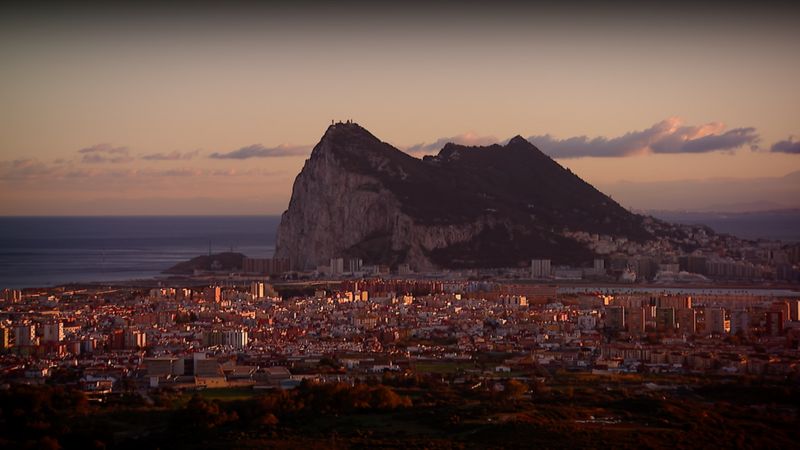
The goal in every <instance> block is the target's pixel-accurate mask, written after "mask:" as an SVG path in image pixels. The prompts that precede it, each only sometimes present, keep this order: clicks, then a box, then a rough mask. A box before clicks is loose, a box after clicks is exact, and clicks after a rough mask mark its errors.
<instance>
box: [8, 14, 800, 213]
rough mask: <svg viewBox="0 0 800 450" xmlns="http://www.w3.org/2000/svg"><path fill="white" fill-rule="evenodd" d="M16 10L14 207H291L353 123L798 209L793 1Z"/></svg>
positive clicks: (629, 190) (402, 138)
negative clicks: (310, 162) (319, 152)
mask: <svg viewBox="0 0 800 450" xmlns="http://www.w3.org/2000/svg"><path fill="white" fill-rule="evenodd" d="M6 12H7V14H4V16H3V17H1V18H0V36H2V41H0V57H2V58H3V60H4V62H5V63H4V65H3V67H2V69H0V95H2V97H3V98H4V107H3V108H2V109H1V110H0V111H2V112H1V113H0V119H2V120H0V152H2V153H1V154H0V215H4V216H12V215H13V216H20V215H21V216H27V215H174V214H178V215H198V214H199V215H261V214H269V215H273V214H280V213H281V212H283V211H284V210H285V209H286V206H287V204H288V200H289V196H290V194H291V187H292V182H293V180H294V177H295V176H296V175H297V173H299V171H300V169H301V167H302V165H303V162H304V160H305V158H306V157H307V156H308V154H309V152H310V149H311V147H312V146H313V145H314V144H315V143H316V142H317V141H318V140H319V138H320V136H321V135H322V133H323V132H324V130H325V127H326V126H327V125H328V124H329V123H330V121H331V120H347V119H353V120H355V121H356V122H358V123H360V124H361V125H362V126H364V127H365V128H367V129H368V130H370V131H371V132H372V133H373V134H375V135H376V136H377V137H378V138H380V139H381V140H384V141H386V142H389V143H390V144H392V145H394V146H395V147H397V148H399V149H401V150H404V151H407V152H409V153H411V154H413V155H415V156H421V155H424V154H431V153H436V152H437V151H438V150H439V149H440V148H441V147H442V146H443V145H444V143H445V142H448V141H453V142H458V143H463V144H469V145H486V144H490V143H494V142H502V141H504V140H507V139H508V138H510V137H512V136H514V135H522V136H523V137H525V138H527V139H529V140H531V142H533V143H534V144H536V145H537V146H538V147H539V148H540V149H541V150H542V151H543V152H545V153H546V154H548V155H550V156H552V157H554V158H555V159H556V160H557V161H558V162H559V163H560V164H562V165H563V166H565V167H568V168H569V169H571V170H572V171H573V172H574V173H576V174H577V175H579V176H580V177H582V178H583V179H584V180H586V181H587V182H589V183H591V184H593V185H594V186H596V187H597V188H598V189H600V190H602V191H603V192H605V193H607V194H609V195H610V196H611V197H612V198H614V199H615V200H616V201H618V202H619V203H620V204H622V205H623V206H625V207H628V208H631V209H635V210H658V209H668V210H674V209H688V210H695V209H698V210H702V209H708V208H711V207H715V206H719V205H732V206H736V208H734V209H739V207H740V206H742V205H752V206H753V208H754V209H765V208H766V209H782V208H797V207H800V200H797V199H800V182H798V181H797V178H798V177H797V174H798V173H800V142H798V140H797V139H798V138H797V136H800V128H798V124H799V123H800V122H798V120H797V119H798V118H800V90H798V89H797V88H796V80H797V79H800V60H798V58H796V52H797V42H800V30H798V28H797V27H796V26H795V23H794V18H795V17H796V14H795V12H796V8H795V7H791V6H786V5H780V4H769V3H768V4H759V5H747V4H743V3H735V2H733V3H732V2H727V3H723V2H700V3H694V4H692V5H691V6H690V5H683V4H680V3H674V4H668V5H657V6H653V5H646V6H645V5H637V4H635V3H628V2H615V3H605V4H593V3H583V2H567V3H565V4H561V3H558V4H556V3H545V4H539V5H518V4H515V3H511V2H500V3H498V4H492V5H485V4H481V3H477V2H460V3H456V2H434V3H433V4H432V5H428V4H422V3H414V2H412V3H408V4H404V5H400V4H381V5H375V4H371V3H367V2H355V1H345V2H337V3H336V4H335V5H326V4H324V3H321V2H299V3H297V4H289V3H283V4H278V5H260V6H257V5H254V4H249V3H244V2H238V3H237V2H234V3H232V4H226V5H218V4H212V3H208V4H206V3H201V4H189V3H186V4H180V3H179V4H175V5H170V6H150V5H148V6H144V5H138V6H137V5H134V4H130V5H127V6H117V5H108V6H100V5H80V6H77V7H74V8H72V7H71V8H67V7H64V6H61V5H58V4H55V5H47V6H42V5H38V6H23V5H17V6H16V7H14V8H9V9H8V10H7V11H6Z"/></svg>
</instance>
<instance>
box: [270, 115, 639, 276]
mask: <svg viewBox="0 0 800 450" xmlns="http://www.w3.org/2000/svg"><path fill="white" fill-rule="evenodd" d="M643 222H644V221H643V217H641V216H638V215H636V214H633V213H631V212H629V211H628V210H626V209H625V208H623V207H622V206H620V205H619V204H617V203H616V202H614V201H613V200H612V199H611V198H609V197H608V196H606V195H605V194H603V193H602V192H600V191H598V190H597V189H595V188H594V187H593V186H591V185H590V184H588V183H586V182H585V181H583V180H581V179H580V178H579V177H578V176H576V175H575V174H573V173H572V172H571V171H569V170H568V169H565V168H563V167H561V166H560V165H559V164H558V163H557V162H555V161H554V160H553V159H551V158H550V157H548V156H547V155H545V154H544V153H542V152H541V151H540V150H539V149H538V148H536V146H534V145H533V144H531V143H530V142H528V141H527V140H525V139H524V138H522V137H521V136H515V137H514V138H512V139H511V140H509V141H508V143H506V144H505V145H500V144H492V145H489V146H483V147H477V146H476V147H467V146H463V145H458V144H453V143H448V144H446V145H445V146H444V147H443V148H442V149H441V150H440V151H439V153H438V154H437V155H435V156H426V157H424V158H422V159H418V158H415V157H413V156H411V155H408V154H406V153H404V152H402V151H401V150H399V149H397V148H395V147H393V146H391V145H390V144H388V143H386V142H383V141H381V140H380V139H378V138H377V137H375V136H374V135H373V134H372V133H370V132H369V131H367V130H366V129H364V128H362V127H360V126H359V125H357V124H355V123H339V124H334V125H331V126H330V127H328V129H327V130H326V132H325V133H324V135H323V137H322V139H321V140H320V142H319V143H318V144H317V145H316V146H315V147H314V149H313V150H312V152H311V156H310V157H309V159H308V160H306V163H305V165H304V167H303V169H302V170H301V172H300V174H299V175H298V176H297V178H296V179H295V183H294V185H293V190H292V198H291V200H290V202H289V207H288V208H287V210H286V212H284V213H283V215H282V216H281V224H280V226H279V229H278V239H277V248H276V256H278V257H288V258H290V259H291V260H292V261H293V264H295V265H296V266H297V267H298V268H311V267H315V266H317V265H321V264H325V263H327V261H328V260H329V259H330V258H333V257H360V258H362V259H364V261H365V262H367V263H374V264H388V265H392V266H396V265H398V264H402V263H406V264H409V265H411V266H412V267H414V268H416V269H419V270H424V269H430V268H461V267H510V266H524V265H526V264H529V263H530V259H531V258H535V257H542V258H549V259H552V260H553V261H554V262H563V263H578V262H581V263H582V262H587V261H591V259H592V258H593V256H594V254H593V253H592V252H591V251H589V249H588V248H586V247H585V246H584V245H583V244H581V243H579V242H577V241H575V240H573V239H571V238H569V237H568V236H567V235H566V234H565V232H568V231H586V232H589V233H598V234H607V235H615V236H624V237H626V238H628V239H631V240H637V241H644V240H648V239H650V238H651V237H652V235H651V234H650V233H649V231H647V229H646V228H645V227H644V223H643Z"/></svg>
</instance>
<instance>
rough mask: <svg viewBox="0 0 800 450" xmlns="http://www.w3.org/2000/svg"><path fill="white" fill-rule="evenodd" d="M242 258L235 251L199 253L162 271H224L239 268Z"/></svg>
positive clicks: (184, 272) (178, 272)
mask: <svg viewBox="0 0 800 450" xmlns="http://www.w3.org/2000/svg"><path fill="white" fill-rule="evenodd" d="M243 259H244V255H243V254H241V253H235V252H223V253H215V254H212V255H200V256H197V257H194V258H192V259H190V260H189V261H184V262H181V263H178V264H175V265H174V266H172V267H170V268H169V269H167V270H165V271H164V273H168V274H174V275H190V274H192V273H194V271H195V270H208V271H211V270H214V271H220V270H221V271H224V270H234V269H241V268H242V260H243Z"/></svg>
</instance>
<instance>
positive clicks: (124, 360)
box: [0, 260, 800, 399]
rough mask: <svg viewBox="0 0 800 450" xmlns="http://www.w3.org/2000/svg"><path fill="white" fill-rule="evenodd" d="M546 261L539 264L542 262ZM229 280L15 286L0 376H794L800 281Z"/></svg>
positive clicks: (143, 383) (260, 385)
mask: <svg viewBox="0 0 800 450" xmlns="http://www.w3.org/2000/svg"><path fill="white" fill-rule="evenodd" d="M336 264H341V263H340V262H337V261H334V265H336ZM542 264H543V263H542V261H538V260H535V261H533V263H532V271H536V270H541V267H540V266H541V265H542ZM219 281H220V283H218V284H211V285H198V284H194V285H192V286H183V287H166V286H162V287H154V288H147V287H144V288H142V287H130V286H128V287H125V286H115V287H108V286H94V287H91V286H88V287H81V288H77V287H76V288H67V287H61V288H52V289H25V290H23V291H19V290H6V291H4V297H3V308H2V313H1V314H2V328H0V345H2V349H3V353H2V356H0V361H2V381H3V382H4V383H26V384H37V383H45V382H48V381H52V380H58V382H59V383H67V384H71V385H74V386H79V387H80V389H82V390H84V391H85V392H87V393H88V394H90V395H91V396H92V397H94V398H97V399H102V398H103V395H107V394H113V393H114V392H117V391H119V390H121V389H123V388H124V389H131V388H132V387H135V388H136V389H138V390H139V391H140V392H142V393H143V395H146V392H147V391H148V390H152V389H158V388H164V387H171V388H176V389H203V388H215V387H242V388H248V389H274V388H281V389H289V388H292V387H293V386H296V385H297V384H298V383H299V382H300V381H302V380H304V379H313V380H319V381H326V380H336V381H347V382H353V381H354V380H356V379H364V378H365V377H368V376H370V375H380V374H382V373H384V372H395V373H419V374H436V375H438V376H444V377H446V379H447V381H448V382H451V383H463V382H464V380H465V379H466V378H478V379H481V380H483V381H484V382H486V383H492V382H494V381H498V380H501V381H502V380H506V379H511V378H514V379H521V380H530V379H531V378H532V377H540V376H541V375H542V374H546V373H547V372H548V371H549V372H554V371H557V370H567V371H576V372H587V373H592V374H614V373H643V372H644V373H677V374H685V373H709V374H726V375H737V374H742V375H744V374H757V375H774V376H782V377H792V378H795V379H797V377H798V376H799V375H800V372H799V371H798V361H799V360H800V348H799V346H798V343H800V322H799V321H798V320H799V317H798V313H799V312H800V294H798V293H797V292H796V291H790V290H785V289H784V290H766V289H762V290H758V289H752V290H748V289H724V288H720V289H709V288H705V289H696V288H695V289H692V288H689V289H686V290H684V291H685V292H681V291H682V290H681V289H680V288H645V287H641V288H639V289H638V290H637V289H636V288H634V287H627V288H623V287H620V288H619V289H618V292H617V293H614V289H611V288H607V289H603V290H602V292H601V291H600V290H596V291H595V292H589V291H591V289H587V288H585V287H584V288H573V289H570V288H567V287H562V288H560V287H558V285H556V284H544V283H534V282H527V283H523V282H509V281H507V280H505V281H495V280H491V279H486V280H466V279H465V280H428V279H420V278H410V277H402V276H391V277H384V278H367V279H344V280H338V281H337V280H328V281H320V280H316V281H313V282H290V283H286V282H283V283H280V282H279V283H280V284H275V285H272V284H270V283H269V282H265V281H263V279H262V280H261V281H259V280H258V279H252V280H250V281H242V280H241V279H239V280H237V281H230V280H227V281H226V280H219ZM162 283H163V282H162ZM195 283H197V281H195ZM275 287H278V290H276V289H275ZM280 291H283V292H284V294H281V293H280ZM485 355H492V356H493V358H489V359H487V358H486V357H484V356H485ZM497 388H498V389H501V388H502V387H501V386H500V385H498V386H497Z"/></svg>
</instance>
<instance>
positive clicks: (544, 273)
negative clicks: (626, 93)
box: [531, 259, 550, 279]
mask: <svg viewBox="0 0 800 450" xmlns="http://www.w3.org/2000/svg"><path fill="white" fill-rule="evenodd" d="M531 278H533V279H543V278H550V260H549V259H532V260H531Z"/></svg>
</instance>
